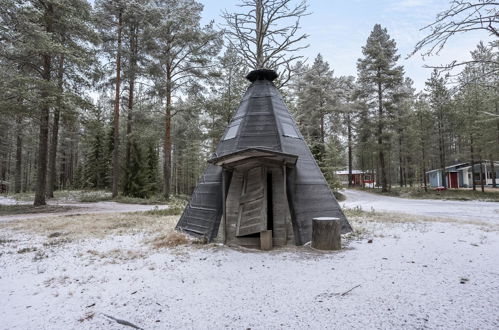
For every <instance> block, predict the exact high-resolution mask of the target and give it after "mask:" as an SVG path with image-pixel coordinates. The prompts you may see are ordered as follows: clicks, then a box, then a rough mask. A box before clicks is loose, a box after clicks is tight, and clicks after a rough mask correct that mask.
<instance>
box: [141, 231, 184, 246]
mask: <svg viewBox="0 0 499 330" xmlns="http://www.w3.org/2000/svg"><path fill="white" fill-rule="evenodd" d="M189 242H190V241H189V238H188V237H187V235H185V234H184V233H181V232H178V231H172V232H170V233H167V234H163V235H159V236H157V237H155V238H154V239H153V240H151V241H150V243H151V244H152V245H153V246H154V247H155V248H156V249H161V248H165V247H174V246H179V245H186V244H188V243H189Z"/></svg>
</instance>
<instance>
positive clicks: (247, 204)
mask: <svg viewBox="0 0 499 330" xmlns="http://www.w3.org/2000/svg"><path fill="white" fill-rule="evenodd" d="M266 195H267V171H266V169H265V167H263V166H260V167H254V168H252V169H249V170H248V171H246V172H245V173H244V179H243V190H242V194H241V198H240V200H239V214H238V218H237V228H236V236H246V235H251V234H257V233H260V232H261V231H264V230H267V196H266Z"/></svg>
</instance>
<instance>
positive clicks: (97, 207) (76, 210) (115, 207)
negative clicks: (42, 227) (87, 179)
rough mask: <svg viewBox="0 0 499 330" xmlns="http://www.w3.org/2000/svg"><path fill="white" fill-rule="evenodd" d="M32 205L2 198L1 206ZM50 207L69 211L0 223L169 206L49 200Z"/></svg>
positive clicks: (14, 217)
mask: <svg viewBox="0 0 499 330" xmlns="http://www.w3.org/2000/svg"><path fill="white" fill-rule="evenodd" d="M16 204H32V202H26V201H16V200H15V199H12V198H8V197H3V196H0V205H16ZM48 205H58V206H67V207H68V210H67V211H59V212H56V213H31V214H13V215H3V216H0V222H2V221H11V220H18V219H36V218H45V217H48V216H67V215H76V214H96V213H116V212H121V213H123V212H144V211H149V210H154V209H156V208H158V209H165V208H168V206H167V205H142V204H125V203H117V202H93V203H76V202H72V203H60V202H59V201H57V200H49V201H48Z"/></svg>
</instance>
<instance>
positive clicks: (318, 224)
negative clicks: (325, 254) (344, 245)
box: [311, 218, 341, 250]
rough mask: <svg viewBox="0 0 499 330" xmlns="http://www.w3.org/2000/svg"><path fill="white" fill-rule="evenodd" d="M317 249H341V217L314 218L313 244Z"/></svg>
mask: <svg viewBox="0 0 499 330" xmlns="http://www.w3.org/2000/svg"><path fill="white" fill-rule="evenodd" d="M311 246H312V247H313V248H314V249H317V250H341V220H340V219H339V218H314V219H312V244H311Z"/></svg>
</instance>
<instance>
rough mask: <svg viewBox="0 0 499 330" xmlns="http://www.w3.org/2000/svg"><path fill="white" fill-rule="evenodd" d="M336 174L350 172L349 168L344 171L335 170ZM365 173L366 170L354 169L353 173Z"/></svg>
mask: <svg viewBox="0 0 499 330" xmlns="http://www.w3.org/2000/svg"><path fill="white" fill-rule="evenodd" d="M334 173H335V174H339V175H341V174H348V170H344V171H336V172H334ZM362 173H364V171H361V170H352V174H362Z"/></svg>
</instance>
